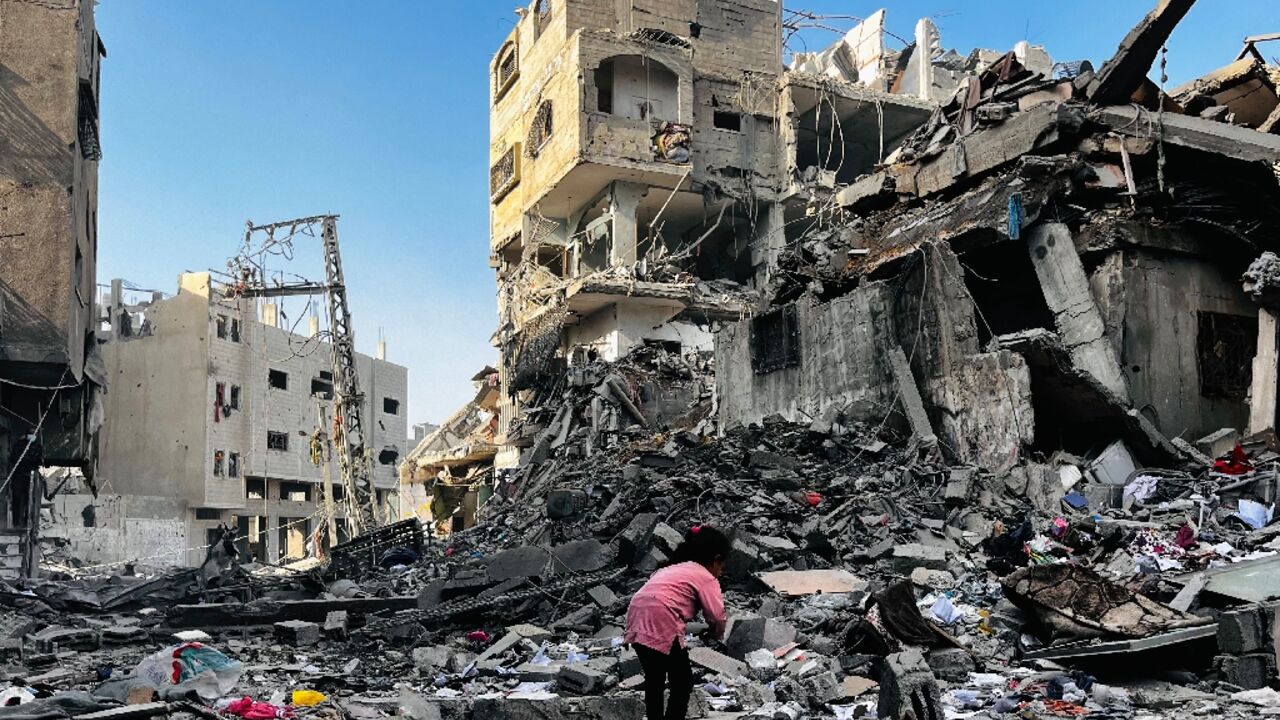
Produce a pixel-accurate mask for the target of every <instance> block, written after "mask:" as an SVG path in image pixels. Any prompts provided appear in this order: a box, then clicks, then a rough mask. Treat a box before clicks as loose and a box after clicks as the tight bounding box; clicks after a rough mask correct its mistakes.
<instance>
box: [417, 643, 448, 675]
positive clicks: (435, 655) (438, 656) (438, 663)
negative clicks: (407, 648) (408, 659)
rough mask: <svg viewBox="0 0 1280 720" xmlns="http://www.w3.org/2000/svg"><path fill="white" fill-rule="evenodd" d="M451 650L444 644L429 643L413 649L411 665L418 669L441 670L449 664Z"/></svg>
mask: <svg viewBox="0 0 1280 720" xmlns="http://www.w3.org/2000/svg"><path fill="white" fill-rule="evenodd" d="M452 656H453V650H451V649H450V648H448V647H445V646H444V645H430V646H427V647H420V648H414V649H413V665H414V667H416V668H418V669H419V670H426V671H435V670H441V669H443V668H444V667H445V666H446V665H448V664H449V658H450V657H452Z"/></svg>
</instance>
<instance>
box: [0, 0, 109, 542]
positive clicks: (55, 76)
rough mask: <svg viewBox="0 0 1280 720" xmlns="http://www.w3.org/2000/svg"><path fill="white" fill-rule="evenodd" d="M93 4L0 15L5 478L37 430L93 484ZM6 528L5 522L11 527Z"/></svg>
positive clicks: (17, 7)
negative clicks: (13, 453) (19, 447)
mask: <svg viewBox="0 0 1280 720" xmlns="http://www.w3.org/2000/svg"><path fill="white" fill-rule="evenodd" d="M93 9H94V3H93V2H91V1H89V0H70V1H69V2H60V3H24V2H5V3H0V27H2V28H3V29H4V30H3V32H0V118H3V122H0V404H2V405H3V407H4V408H5V409H6V411H7V412H4V413H0V468H4V470H5V471H7V470H8V469H9V468H10V467H11V465H12V463H14V462H16V458H10V457H8V456H9V454H10V450H11V448H13V447H14V444H15V441H16V440H18V439H19V438H20V437H23V436H25V435H26V434H27V432H28V430H29V429H30V428H32V427H38V428H39V432H38V435H39V439H40V446H41V447H42V449H43V461H44V464H46V465H65V466H76V467H82V468H84V471H85V474H86V475H87V476H89V477H90V478H91V477H92V474H93V469H94V468H93V454H94V432H95V430H96V427H97V425H96V423H97V419H96V418H97V417H98V416H97V413H96V412H95V411H96V410H99V409H100V408H96V406H95V402H96V398H97V396H98V395H99V394H100V390H101V386H102V382H103V378H102V376H101V374H100V372H98V368H100V364H99V363H97V358H95V356H94V350H95V348H94V342H93V326H94V321H95V319H96V317H95V310H94V295H95V287H94V286H95V268H96V260H97V254H98V233H97V224H98V210H97V206H98V160H99V159H100V158H101V155H102V150H101V144H100V142H99V135H98V91H99V81H100V63H101V59H102V58H103V57H105V56H106V49H105V47H104V46H103V44H102V40H101V38H100V37H99V36H98V33H97V30H96V28H95V25H94V15H93ZM6 519H7V518H6Z"/></svg>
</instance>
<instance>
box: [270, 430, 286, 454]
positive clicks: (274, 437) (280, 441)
mask: <svg viewBox="0 0 1280 720" xmlns="http://www.w3.org/2000/svg"><path fill="white" fill-rule="evenodd" d="M267 449H268V450H288V449H289V433H282V432H275V431H274V430H268V431H267Z"/></svg>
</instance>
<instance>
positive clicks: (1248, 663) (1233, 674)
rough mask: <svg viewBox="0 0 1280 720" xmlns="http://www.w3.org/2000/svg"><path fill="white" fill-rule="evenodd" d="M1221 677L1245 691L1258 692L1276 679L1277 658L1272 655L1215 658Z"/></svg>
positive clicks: (1258, 654)
mask: <svg viewBox="0 0 1280 720" xmlns="http://www.w3.org/2000/svg"><path fill="white" fill-rule="evenodd" d="M1215 664H1216V665H1217V666H1218V674H1219V677H1220V678H1221V679H1222V680H1223V681H1225V682H1229V683H1231V684H1232V685H1235V686H1237V687H1241V688H1244V689H1245V690H1257V689H1258V688H1263V687H1266V686H1268V685H1270V684H1271V681H1272V680H1274V679H1275V678H1276V656H1275V655H1272V654H1271V653H1251V654H1248V655H1219V656H1218V657H1217V658H1215Z"/></svg>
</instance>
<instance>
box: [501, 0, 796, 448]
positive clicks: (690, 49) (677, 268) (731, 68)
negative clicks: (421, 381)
mask: <svg viewBox="0 0 1280 720" xmlns="http://www.w3.org/2000/svg"><path fill="white" fill-rule="evenodd" d="M517 14H518V15H519V21H518V22H517V24H516V27H515V29H514V30H513V31H512V32H511V34H510V36H509V37H508V38H507V39H506V41H505V42H504V43H503V44H502V46H501V47H500V48H499V49H498V51H497V52H496V53H495V55H494V57H493V61H492V63H491V66H490V85H491V87H490V90H491V114H490V162H491V170H490V188H489V191H490V200H491V213H490V242H491V251H492V256H491V265H492V266H493V267H494V268H495V270H496V272H497V276H498V306H499V326H498V330H497V332H496V333H495V335H494V343H495V345H496V346H497V347H498V348H499V349H500V351H501V353H502V357H503V363H502V368H500V370H501V374H502V385H503V390H504V392H503V398H502V401H501V405H500V417H501V423H500V429H501V433H500V434H501V437H500V443H501V444H503V445H504V449H503V451H502V452H501V453H500V454H499V458H498V465H499V466H500V467H501V466H509V465H511V464H514V463H515V462H517V459H518V454H519V453H518V450H516V449H515V448H516V447H517V446H519V445H521V444H522V443H525V442H526V441H527V440H528V438H519V437H514V436H512V437H507V435H508V431H509V429H510V428H511V426H512V423H513V421H514V420H515V419H516V418H517V417H518V416H519V414H520V403H521V393H522V392H524V391H526V390H528V389H530V388H532V387H534V386H535V385H537V384H538V383H539V382H541V381H543V380H544V379H545V378H546V377H548V375H549V373H551V372H554V369H555V368H556V367H558V366H563V365H564V364H572V363H574V362H576V361H580V360H582V359H586V358H590V357H602V358H605V359H613V358H616V357H620V356H621V355H624V354H625V353H626V352H627V351H629V350H630V349H631V348H633V347H635V346H637V345H639V344H643V343H663V344H664V345H665V346H668V347H671V348H673V349H676V348H679V349H680V351H682V352H684V351H709V350H710V349H711V347H712V339H711V337H712V336H711V333H710V323H711V322H714V321H716V320H721V319H731V318H738V317H741V316H742V315H743V314H744V313H745V312H746V311H747V304H746V301H745V300H744V297H745V292H743V291H745V289H746V288H747V287H748V286H750V285H751V284H753V283H755V282H757V280H758V278H757V274H758V273H759V272H761V271H762V270H763V269H764V268H766V267H767V266H768V263H767V260H768V256H769V251H770V248H771V247H772V244H771V243H773V240H772V239H771V234H776V233H772V230H773V229H774V228H776V227H777V226H779V225H780V224H781V223H782V222H783V218H782V216H781V215H780V214H779V213H778V212H777V208H776V207H775V205H774V201H775V200H776V199H777V193H778V190H779V188H780V179H779V175H778V169H779V168H780V167H781V163H780V162H779V161H778V157H777V152H778V148H779V144H778V133H777V132H776V125H777V122H778V119H779V118H778V107H777V102H776V99H777V91H776V85H777V79H778V76H779V74H780V73H781V71H782V56H781V7H780V4H779V3H777V2H776V1H775V0H633V1H632V2H629V3H625V4H622V3H616V2H614V1H613V0H537V1H536V2H533V3H532V4H531V5H529V6H528V7H526V8H521V9H520V10H518V11H517Z"/></svg>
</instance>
